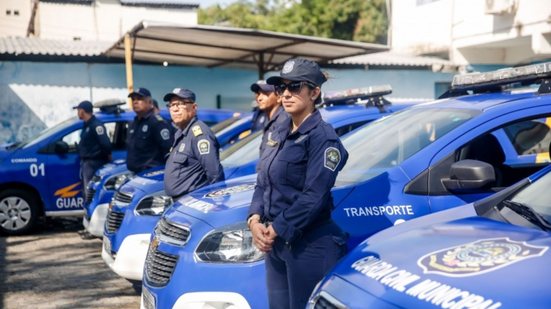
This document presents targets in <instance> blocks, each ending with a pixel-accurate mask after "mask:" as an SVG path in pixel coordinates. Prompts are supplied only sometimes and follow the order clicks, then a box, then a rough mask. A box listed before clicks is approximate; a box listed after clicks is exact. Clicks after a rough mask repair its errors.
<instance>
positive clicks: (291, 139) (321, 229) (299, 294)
mask: <svg viewBox="0 0 551 309" xmlns="http://www.w3.org/2000/svg"><path fill="white" fill-rule="evenodd" d="M326 80H327V79H326V77H325V75H324V74H323V73H322V72H321V70H320V68H319V66H318V65H317V64H316V63H315V62H312V61H310V60H306V59H301V58H296V59H292V60H289V61H287V62H286V63H285V65H284V67H283V69H282V71H281V75H280V76H273V77H270V78H269V79H268V81H267V82H268V83H269V84H273V85H274V86H275V89H276V93H277V94H278V95H279V96H280V99H281V100H282V105H283V107H284V109H285V111H286V112H287V113H289V115H290V119H289V120H288V121H287V123H282V124H281V125H279V126H277V127H276V128H275V130H274V131H273V132H272V134H271V136H270V138H269V139H268V140H267V141H266V144H265V148H264V151H263V153H262V156H261V158H260V161H259V163H258V164H259V165H260V167H259V169H258V170H259V173H258V178H257V185H256V188H255V192H254V194H253V199H252V202H251V206H250V208H249V216H248V219H247V224H248V226H249V229H250V230H251V232H252V234H253V242H254V244H255V246H256V247H257V248H258V249H259V250H261V251H263V252H266V258H265V265H266V278H267V291H268V299H269V302H270V308H272V309H274V308H282V309H283V308H285V309H288V308H290V309H295V308H304V307H305V305H306V302H307V300H308V297H309V295H310V294H311V293H312V290H313V288H314V286H315V284H316V283H317V282H318V281H319V280H321V278H323V275H324V274H325V272H327V271H328V270H329V269H330V268H331V267H332V266H333V265H335V264H336V262H337V260H338V259H339V258H341V257H342V256H343V255H344V254H345V252H346V236H345V235H344V233H343V232H342V230H340V228H339V227H338V226H337V225H336V224H335V223H334V221H333V220H332V219H331V210H332V208H333V198H332V196H331V188H332V187H333V185H334V184H335V179H336V177H337V174H338V172H339V171H340V170H341V169H342V168H343V166H344V165H345V163H346V161H347V159H348V153H347V151H346V149H344V146H343V145H342V143H341V142H340V140H339V138H338V136H337V134H336V133H335V130H334V129H333V128H332V127H331V126H330V125H329V124H327V123H325V122H324V121H323V119H322V118H321V115H320V113H319V111H318V110H317V109H316V108H315V104H316V103H317V102H318V101H319V100H320V95H321V85H322V84H323V83H324V82H325V81H326Z"/></svg>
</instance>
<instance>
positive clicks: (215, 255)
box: [195, 222, 264, 263]
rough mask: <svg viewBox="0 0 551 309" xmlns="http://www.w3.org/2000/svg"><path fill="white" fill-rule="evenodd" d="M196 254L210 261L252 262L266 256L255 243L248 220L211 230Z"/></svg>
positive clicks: (203, 260)
mask: <svg viewBox="0 0 551 309" xmlns="http://www.w3.org/2000/svg"><path fill="white" fill-rule="evenodd" d="M195 256H196V258H197V259H198V260H200V261H202V262H210V263H251V262H256V261H260V260H262V259H263V258H264V253H263V252H262V251H260V250H258V249H257V248H256V247H255V245H254V244H253V235H252V233H251V231H250V230H249V228H248V227H247V223H246V222H242V223H239V224H234V225H230V226H227V227H224V228H221V229H216V230H214V231H212V232H210V233H209V234H208V235H207V236H205V238H203V240H201V242H200V243H199V245H198V246H197V249H196V250H195Z"/></svg>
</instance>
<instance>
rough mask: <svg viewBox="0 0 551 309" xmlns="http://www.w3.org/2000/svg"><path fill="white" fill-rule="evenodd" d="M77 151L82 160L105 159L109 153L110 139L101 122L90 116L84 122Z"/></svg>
mask: <svg viewBox="0 0 551 309" xmlns="http://www.w3.org/2000/svg"><path fill="white" fill-rule="evenodd" d="M78 153H79V155H80V158H81V159H82V160H98V161H107V160H108V158H109V154H111V141H110V140H109V137H108V136H107V130H105V126H104V125H103V123H102V122H101V121H100V120H99V119H97V118H96V116H92V118H90V119H89V120H88V121H86V122H84V126H83V127H82V131H81V132H80V143H79V144H78Z"/></svg>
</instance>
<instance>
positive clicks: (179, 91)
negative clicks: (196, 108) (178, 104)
mask: <svg viewBox="0 0 551 309" xmlns="http://www.w3.org/2000/svg"><path fill="white" fill-rule="evenodd" d="M173 97H178V98H180V99H184V100H190V101H193V102H195V93H193V91H191V90H189V89H185V88H174V90H172V92H170V93H167V94H165V97H164V99H163V100H165V101H167V102H168V101H170V99H172V98H173Z"/></svg>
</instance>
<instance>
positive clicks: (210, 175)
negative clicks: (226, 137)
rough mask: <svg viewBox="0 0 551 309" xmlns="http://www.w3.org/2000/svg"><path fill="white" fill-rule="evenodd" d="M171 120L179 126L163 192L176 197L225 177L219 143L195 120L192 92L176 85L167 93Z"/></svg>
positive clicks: (168, 162) (195, 113)
mask: <svg viewBox="0 0 551 309" xmlns="http://www.w3.org/2000/svg"><path fill="white" fill-rule="evenodd" d="M164 100H165V101H167V102H168V104H167V108H168V109H169V111H170V117H171V118H172V121H173V122H174V123H175V124H176V126H177V127H178V131H177V132H176V134H175V137H174V143H173V145H172V148H171V150H170V154H169V156H168V159H167V161H166V166H165V179H164V185H165V192H166V193H167V194H168V195H169V196H171V197H172V198H174V199H176V198H178V197H180V196H182V195H184V194H187V193H189V192H191V191H193V190H195V189H198V188H201V187H203V186H205V185H208V184H212V183H215V182H218V181H222V180H224V170H223V169H222V165H221V164H220V157H219V151H220V145H219V144H218V141H217V140H216V136H215V135H214V133H213V132H212V131H211V129H210V128H209V127H208V126H207V125H206V124H205V123H204V122H202V121H201V120H198V119H197V116H196V115H197V103H195V94H194V93H193V92H192V91H191V90H188V89H184V88H176V89H174V90H173V91H172V92H171V93H167V94H166V95H165V97H164Z"/></svg>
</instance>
